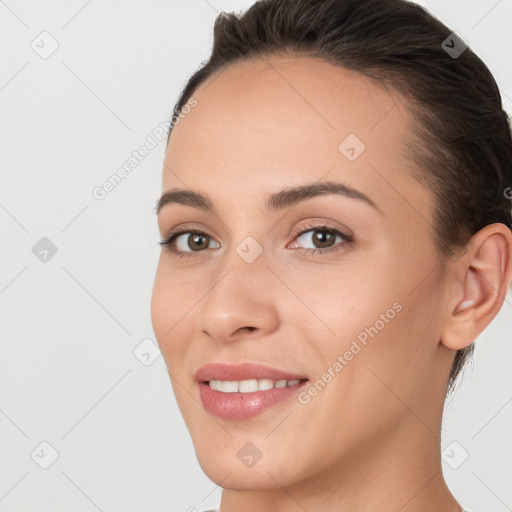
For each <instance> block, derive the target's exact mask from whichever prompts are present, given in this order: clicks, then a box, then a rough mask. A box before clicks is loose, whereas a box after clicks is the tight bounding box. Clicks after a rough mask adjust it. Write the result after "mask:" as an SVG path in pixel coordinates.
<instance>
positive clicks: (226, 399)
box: [199, 380, 308, 420]
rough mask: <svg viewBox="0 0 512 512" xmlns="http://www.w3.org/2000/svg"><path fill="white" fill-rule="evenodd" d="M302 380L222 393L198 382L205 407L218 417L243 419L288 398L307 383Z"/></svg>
mask: <svg viewBox="0 0 512 512" xmlns="http://www.w3.org/2000/svg"><path fill="white" fill-rule="evenodd" d="M307 383H308V381H307V380H304V381H301V382H299V383H298V384H295V386H285V387H284V388H272V389H268V390H265V391H254V392H252V393H224V392H222V391H217V390H215V389H212V388H211V387H210V385H209V384H206V383H205V382H200V383H199V394H200V396H201V400H202V402H203V405H204V407H205V409H206V410H207V411H208V412H209V413H210V414H213V415H214V416H217V417H218V418H225V419H231V420H244V419H247V418H252V417H253V416H257V415H258V414H261V413H263V412H264V411H266V410H267V409H269V408H270V407H272V406H273V405H275V404H278V403H279V402H283V401H285V400H288V399H290V398H291V397H292V396H294V395H296V394H297V391H298V390H299V389H300V388H301V387H302V386H304V385H305V384H307Z"/></svg>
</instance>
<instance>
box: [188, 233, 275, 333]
mask: <svg viewBox="0 0 512 512" xmlns="http://www.w3.org/2000/svg"><path fill="white" fill-rule="evenodd" d="M267 263H268V258H267V257H266V255H265V252H264V250H263V246H262V244H260V242H259V241H258V240H256V238H254V237H253V236H246V237H245V238H243V239H242V241H241V242H238V243H236V242H235V243H233V245H232V246H231V247H230V250H229V253H228V254H225V255H224V260H223V262H222V264H221V265H220V266H219V267H218V270H219V272H218V276H217V278H216V279H215V282H214V283H213V284H212V286H211V288H210V292H209V293H207V295H206V297H205V298H204V301H203V303H202V306H201V308H200V310H199V313H198V314H197V317H196V323H197V327H198V329H199V330H201V331H203V332H206V333H208V334H209V335H210V336H211V337H213V338H215V339H217V340H219V341H232V340H233V337H234V335H235V333H236V332H237V331H239V330H241V329H246V328H251V330H258V329H260V330H263V331H265V332H268V331H271V330H272V329H274V328H275V327H276V324H277V311H276V307H275V304H274V303H273V302H272V297H271V295H270V293H269V291H270V289H271V286H270V282H269V279H272V278H273V277H274V276H273V275H272V272H271V271H270V270H269V268H268V267H267ZM274 279H275V278H274Z"/></svg>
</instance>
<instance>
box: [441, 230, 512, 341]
mask: <svg viewBox="0 0 512 512" xmlns="http://www.w3.org/2000/svg"><path fill="white" fill-rule="evenodd" d="M455 265H456V267H457V268H454V269H453V270H454V274H453V275H454V276H459V277H456V279H458V280H459V282H458V283H457V286H455V287H454V289H455V290H456V292H454V296H453V301H454V302H455V306H454V307H453V309H452V312H451V314H450V316H449V318H448V321H447V322H446V325H445V327H444V329H443V332H442V335H441V343H442V344H443V345H445V346H446V347H448V348H450V349H452V350H460V349H463V348H465V347H467V346H469V345H470V344H471V343H473V341H475V339H476V338H477V337H478V336H479V335H480V333H481V332H482V331H483V330H484V329H485V328H486V327H487V326H488V325H489V324H490V322H491V321H492V319H493V318H494V317H495V316H496V314H497V313H498V311H499V310H500V309H501V306H502V305H503V302H504V300H505V296H506V294H507V290H508V286H509V283H510V279H511V273H512V233H511V232H510V229H509V228H507V226H505V225H504V224H500V223H495V224H489V225H487V226H485V227H484V228H482V229H481V230H480V231H479V232H478V233H475V235H473V237H472V238H471V240H470V241H469V243H468V250H467V252H466V254H465V256H464V257H463V258H461V259H460V260H459V261H458V262H457V263H456V264H455Z"/></svg>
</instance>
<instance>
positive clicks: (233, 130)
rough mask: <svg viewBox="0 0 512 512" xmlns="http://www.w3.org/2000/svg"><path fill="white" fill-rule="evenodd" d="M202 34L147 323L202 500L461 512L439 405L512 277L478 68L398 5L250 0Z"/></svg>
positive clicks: (500, 115)
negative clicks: (206, 493)
mask: <svg viewBox="0 0 512 512" xmlns="http://www.w3.org/2000/svg"><path fill="white" fill-rule="evenodd" d="M214 35H215V38H214V44H213V51H212V55H211V57H210V59H209V61H208V62H206V63H204V65H203V66H202V67H201V68H200V69H199V70H198V71H197V72H196V73H194V75H193V76H192V77H191V78H190V80H189V81H188V83H187V84H186V87H185V88H184V90H183V92H182V94H181V96H180V98H179V100H178V102H177V104H176V107H175V112H174V116H173V122H174V126H172V127H171V128H172V129H171V130H170V131H169V139H168V146H167V150H166V156H165V162H164V169H163V178H162V191H163V194H162V197H161V198H160V200H159V201H158V204H157V213H158V224H159V230H160V233H161V235H162V241H161V244H162V252H161V256H160V261H159V265H158V269H157V273H156V276H155V283H154V289H153V296H152V311H151V313H152V322H153V327H154V330H155V335H156V337H157V340H158V342H159V346H160V349H161V351H162V354H163V356H164V358H165V362H166V365H167V368H168V371H169V375H170V377H171V382H172V386H173V390H174V392H175V395H176V398H177V401H178V405H179V407H180V411H181V413H182V414H183V417H184V420H185V422H186V424H187V427H188V429H189V431H190V434H191V437H192V440H193V443H194V447H195V451H196V454H197V457H198V460H199V463H200V465H201V467H202V469H203V470H204V471H205V473H206V475H207V476H208V477H209V478H210V479H211V480H213V481H214V482H216V483H217V484H218V485H219V486H221V487H222V488H223V489H224V490H223V494H222V500H221V504H220V511H221V512H235V511H241V510H243V511H246V512H247V511H263V510H265V511H267V510H268V511H280V512H292V511H303V510H307V511H309V512H316V511H320V510H321V511H323V512H329V511H340V510H346V511H351V512H358V511H360V512H362V511H365V512H377V511H378V512H391V511H393V512H396V511H398V510H400V511H401V512H427V511H428V512H431V511H433V510H436V511H437V510H439V511H443V512H460V511H461V510H463V507H462V506H461V505H460V504H459V503H458V501H457V500H456V499H455V497H454V496H453V495H452V494H451V492H450V490H449V489H448V487H447V485H446V483H445V480H444V478H443V474H442V468H441V457H440V433H441V419H442V411H443V403H444V399H445V397H446V395H447V393H449V392H450V391H451V390H452V389H453V385H454V383H455V381H456V378H457V376H458V374H459V373H460V371H461V369H462V368H463V365H464V364H465V362H466V361H467V359H468V357H469V356H470V354H471V351H472V348H473V341H474V340H475V339H476V338H477V336H478V335H479V334H480V333H481V332H482V331H483V330H484V329H485V328H486V327H487V325H489V323H490V322H491V320H492V319H493V318H494V317H495V316H496V314H497V313H498V311H499V310H500V308H501V306H502V305H503V301H504V298H505V295H506V293H507V290H508V286H509V283H510V280H511V279H512V233H511V202H510V194H508V193H507V191H508V190H512V188H510V187H511V186H512V138H511V133H510V126H509V124H508V119H507V115H506V114H505V113H504V112H503V110H502V104H501V97H500V93H499V90H498V87H497V85H496V83H495V81H494V79H493V77H492V76H491V74H490V72H489V70H488V69H487V68H486V66H485V65H484V64H483V62H482V61H481V60H480V59H479V58H478V57H477V56H476V55H475V54H474V53H473V52H472V51H471V49H469V48H468V47H467V45H465V43H464V41H463V40H461V39H460V38H458V37H457V36H456V35H455V34H452V32H451V30H450V29H448V28H447V27H446V26H444V25H443V24H442V23H440V22H439V21H438V20H436V19H435V18H433V17H432V16H431V15H430V14H428V13H427V12H426V11H425V10H424V9H423V8H421V7H419V6H417V5H415V4H413V3H408V2H406V1H404V0H313V1H312V0H270V1H268V0H263V1H260V2H257V3H256V4H254V5H253V6H252V7H251V8H250V9H249V10H248V11H247V12H246V13H244V14H241V15H235V14H225V13H221V15H219V17H218V18H217V20H216V23H215V29H214ZM178 121H179V123H178ZM171 134H172V136H171Z"/></svg>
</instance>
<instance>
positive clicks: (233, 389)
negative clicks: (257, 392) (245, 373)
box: [221, 380, 238, 393]
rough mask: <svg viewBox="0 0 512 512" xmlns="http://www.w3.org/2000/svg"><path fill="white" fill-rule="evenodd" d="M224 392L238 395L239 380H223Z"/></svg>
mask: <svg viewBox="0 0 512 512" xmlns="http://www.w3.org/2000/svg"><path fill="white" fill-rule="evenodd" d="M221 383H222V391H224V393H237V392H238V381H237V380H222V381H221Z"/></svg>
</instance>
